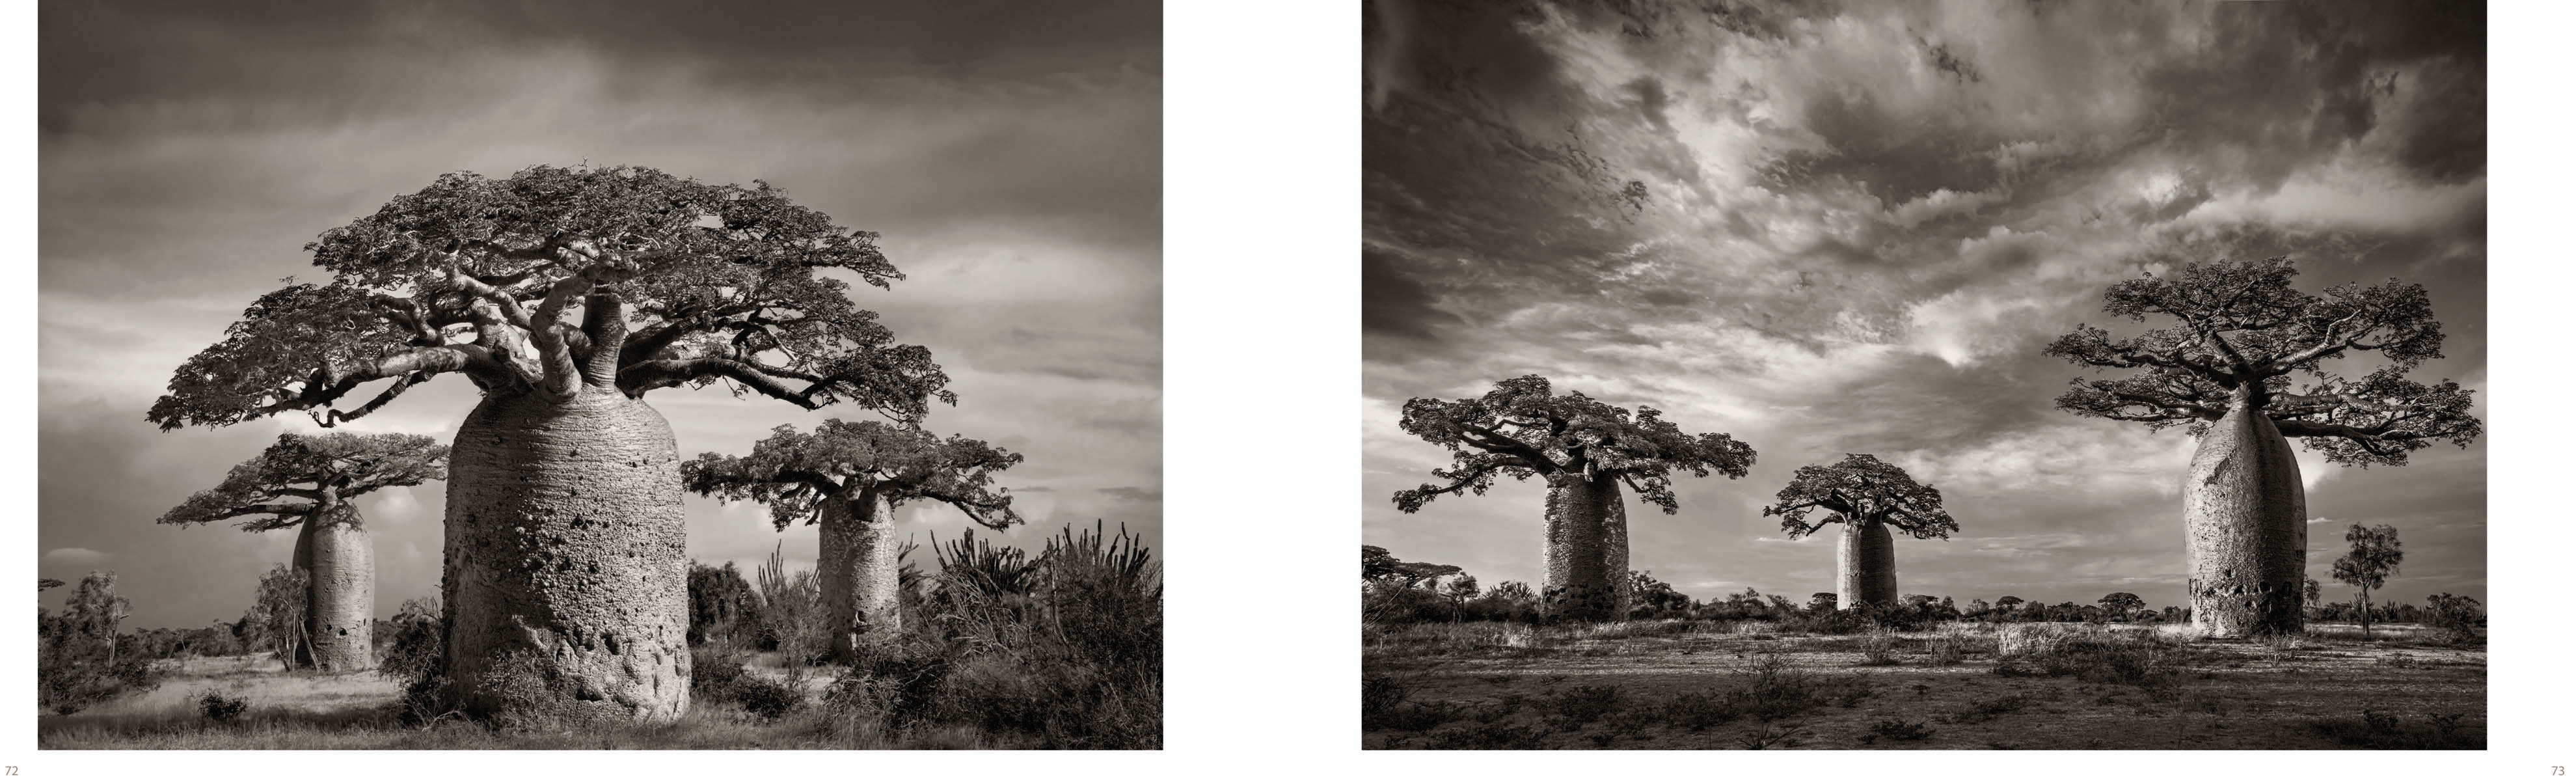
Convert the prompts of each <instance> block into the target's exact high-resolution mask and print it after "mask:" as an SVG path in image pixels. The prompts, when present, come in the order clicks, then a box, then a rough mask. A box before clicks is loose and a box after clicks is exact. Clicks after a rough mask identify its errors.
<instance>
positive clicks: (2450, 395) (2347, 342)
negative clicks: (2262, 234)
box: [2048, 258, 2485, 466]
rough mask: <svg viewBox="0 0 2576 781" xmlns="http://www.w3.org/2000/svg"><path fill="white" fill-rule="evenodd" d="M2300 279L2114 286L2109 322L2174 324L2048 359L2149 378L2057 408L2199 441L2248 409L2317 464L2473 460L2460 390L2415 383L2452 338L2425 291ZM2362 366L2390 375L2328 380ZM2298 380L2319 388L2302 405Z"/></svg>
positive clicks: (2090, 392)
mask: <svg viewBox="0 0 2576 781" xmlns="http://www.w3.org/2000/svg"><path fill="white" fill-rule="evenodd" d="M2297 274H2298V270H2297V269H2295V268H2293V267H2291V265H2290V263H2289V261H2288V260H2287V259H2286V258H2272V259H2269V260H2264V261H2258V262H2244V263H2239V262H2217V263H2194V264H2190V265H2187V266H2184V267H2183V268H2182V269H2180V270H2178V271H2176V272H2174V273H2173V274H2171V275H2169V276H2168V277H2167V278H2163V279H2159V278H2156V277H2155V276H2153V275H2146V276H2143V277H2141V278H2139V279H2132V280H2127V281H2124V282H2120V283H2118V284H2115V285H2112V286H2111V289H2110V291H2109V292H2108V293H2106V294H2105V296H2104V306H2103V309H2104V311H2106V312H2108V313H2110V314H2111V315H2113V316H2115V317H2123V318H2127V319H2130V320H2133V321H2138V322H2145V321H2146V319H2147V318H2148V316H2149V315H2159V316H2164V317H2169V318H2172V319H2173V320H2174V321H2176V324H2175V325H2171V326H2168V327H2164V328H2159V329H2155V330H2151V331H2148V332H2146V333H2143V334H2139V335H2137V336H2133V337H2129V338H2125V339H2121V338H2114V337H2112V336H2111V335H2110V333H2109V332H2107V331H2104V330H2103V329H2100V328H2096V327H2093V326H2091V325H2084V326H2078V327H2077V328H2076V329H2075V331H2074V332H2072V333H2068V334H2066V335H2065V336H2062V337H2059V338H2058V340H2057V341H2056V342H2055V343H2052V344H2050V345H2049V346H2048V354H2049V355H2051V356H2055V357H2058V358H2063V359H2065V360H2067V361H2070V362H2073V363H2076V364H2080V365H2084V366H2091V367H2095V368H2097V369H2098V368H2114V369H2136V370H2138V373H2137V374H2134V375H2131V376H2128V377H2122V378H2118V379H2107V380H2086V379H2080V378H2079V379H2077V380H2075V381H2074V382H2073V385H2074V387H2073V388H2071V389H2069V390H2068V391H2067V392H2066V393H2065V395H2062V396H2059V397H2058V399H2057V406H2058V408H2059V409H2063V410H2066V411H2068V412H2072V413H2075V414H2077V415H2084V416H2088V417H2100V418H2110V419H2113V420H2130V421H2139V422H2143V423H2146V424H2147V425H2148V426H2149V427H2151V428H2158V429H2161V428H2164V427H2166V426H2171V425H2174V424H2177V423H2187V424H2189V430H2190V431H2191V433H2192V434H2193V435H2194V436H2198V435H2199V434H2201V433H2202V432H2204V431H2206V430H2207V429H2208V426H2209V424H2210V423H2211V422H2213V421H2216V420H2218V419H2220V418H2221V417H2223V416H2225V414H2226V412H2227V410H2228V408H2229V406H2230V405H2231V404H2234V403H2238V402H2239V401H2240V400H2241V401H2242V402H2243V403H2245V404H2246V405H2247V406H2248V408H2250V409H2259V410H2262V412H2263V414H2264V415H2266V416H2267V417H2270V418H2271V419H2272V422H2273V424H2274V426H2275V427H2277V428H2279V429H2280V431H2281V434H2282V435H2284V436H2292V437H2304V438H2306V439H2305V441H2306V443H2307V447H2308V448H2309V449H2310V450H2312V451H2315V452H2317V453H2319V454H2321V455H2324V456H2325V457H2326V459H2327V460H2328V461H2331V462H2334V463H2337V464H2344V465H2348V466H2369V465H2372V464H2388V465H2398V466H2402V465H2404V464H2405V463H2406V458H2407V454H2408V453H2410V452H2412V451H2415V450H2419V449H2422V448H2424V447H2427V446H2429V445H2431V444H2432V443H2434V442H2438V441H2448V442H2451V443H2453V444H2457V445H2459V446H2461V447H2467V446H2468V445H2469V443H2471V442H2473V441H2476V439H2477V438H2478V436H2479V435H2480V434H2482V433H2483V432H2484V430H2485V426H2484V424H2483V423H2481V422H2479V421H2478V419H2477V418H2475V417H2472V416H2470V415H2469V407H2470V404H2471V399H2470V392H2469V391H2467V390H2465V389H2462V388H2461V387H2460V386H2459V384H2458V383H2455V382H2451V381H2449V380H2444V381H2442V382H2441V383H2439V384H2435V385H2425V384H2422V383H2418V382H2414V381H2410V380H2407V379H2405V377H2404V375H2405V373H2406V372H2408V371H2411V370H2413V369H2414V368H2415V367H2417V366H2419V365H2421V364H2422V363H2423V362H2424V361H2427V360H2430V359H2433V358H2439V357H2441V356H2442V326H2441V324H2440V323H2438V322H2435V321H2434V320H2433V309H2432V303H2431V299H2430V298H2429V297H2428V296H2427V295H2426V294H2425V292H2424V287H2423V286H2422V285H2417V284H2411V283H2401V282H2398V281H2396V280H2393V279H2392V280H2389V281H2388V282H2386V283H2384V284H2380V285H2373V286H2369V287H2363V286H2361V285H2359V284H2344V285H2335V286H2332V287H2328V288H2326V289H2325V291H2324V294H2323V295H2312V294H2309V293H2305V292H2301V291H2298V290H2294V289H2292V288H2291V287H2290V280H2291V278H2292V277H2294V276H2296V275H2297ZM2357 352H2375V353H2378V354H2379V355H2380V356H2381V357H2382V358H2384V359H2385V360H2386V361H2387V365H2386V366H2384V367H2382V368H2380V369H2378V370H2375V371H2372V372H2371V373H2369V374H2367V375H2364V376H2362V377H2360V378H2357V379H2355V378H2346V377H2343V376H2340V375H2337V374H2334V373H2332V372H2329V371H2327V370H2326V369H2325V368H2324V362H2325V361H2328V360H2334V359H2339V358H2343V357H2345V356H2347V355H2350V354H2353V353H2357ZM2292 374H2300V375H2305V376H2308V377H2311V378H2313V379H2314V381H2313V382H2311V383H2309V384H2308V385H2306V386H2304V387H2300V388H2298V389H2296V390H2295V391H2294V390H2293V389H2292V382H2291V379H2290V377H2291V375H2292Z"/></svg>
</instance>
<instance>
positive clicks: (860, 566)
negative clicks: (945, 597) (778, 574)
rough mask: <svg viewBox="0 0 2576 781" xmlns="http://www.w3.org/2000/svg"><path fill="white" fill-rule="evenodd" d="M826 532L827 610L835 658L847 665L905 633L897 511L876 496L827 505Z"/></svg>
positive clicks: (823, 571)
mask: <svg viewBox="0 0 2576 781" xmlns="http://www.w3.org/2000/svg"><path fill="white" fill-rule="evenodd" d="M822 532H823V534H822V536H823V555H822V558H821V559H820V560H819V561H818V562H817V565H816V566H817V567H819V568H820V569H821V572H820V573H819V574H820V579H821V580H822V583H821V585H822V587H823V611H824V615H825V617H826V620H828V621H830V622H831V623H830V626H831V627H832V656H833V657H834V658H836V659H841V660H844V661H847V660H850V659H852V658H854V657H855V656H856V654H857V652H858V650H859V649H860V648H862V647H865V646H867V645H870V644H873V643H878V642H883V641H885V640H887V639H890V638H892V637H894V635H895V634H896V633H897V632H900V631H902V629H903V613H902V608H903V600H902V595H901V593H900V592H899V591H897V589H899V588H901V585H900V583H899V580H898V576H897V574H896V571H897V569H898V567H899V566H900V564H899V563H898V562H897V561H896V560H895V559H896V554H897V553H899V552H900V551H899V550H898V548H897V546H896V543H895V540H894V510H893V509H892V508H889V507H887V506H886V504H885V500H884V499H881V498H879V497H878V496H877V494H876V492H875V491H861V492H860V493H859V495H858V496H855V497H846V498H836V499H833V500H830V501H826V502H824V503H823V529H822Z"/></svg>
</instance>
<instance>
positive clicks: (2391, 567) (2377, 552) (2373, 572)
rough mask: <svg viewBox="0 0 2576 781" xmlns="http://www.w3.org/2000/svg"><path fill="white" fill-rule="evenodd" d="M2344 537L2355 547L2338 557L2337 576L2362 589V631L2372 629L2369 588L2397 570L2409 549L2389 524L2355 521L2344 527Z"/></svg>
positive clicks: (2335, 569) (2336, 563) (2381, 582)
mask: <svg viewBox="0 0 2576 781" xmlns="http://www.w3.org/2000/svg"><path fill="white" fill-rule="evenodd" d="M2343 539H2344V541H2345V542H2348V543H2351V544H2352V550H2351V551H2350V552H2347V553H2345V554H2344V555H2343V556H2342V557H2341V558H2338V559H2335V562H2334V578H2335V579H2336V580H2340V581H2343V582H2344V583H2346V584H2348V585H2351V586H2354V587H2356V588H2359V589H2361V631H2362V632H2363V633H2364V634H2367V633H2369V632H2370V592H2371V590H2372V589H2376V588H2379V587H2380V586H2382V585H2385V584H2386V583H2387V582H2388V576H2390V575H2395V574H2397V563H2398V562H2400V561H2403V560H2404V559H2405V558H2406V551H2405V550H2404V549H2403V547H2404V546H2403V545H2401V544H2400V543H2399V542H2398V541H2397V528H2396V527H2393V526H2389V525H2387V524H2381V525H2378V526H2363V525H2361V524H2358V523H2356V524H2353V525H2352V528H2350V529H2346V530H2344V533H2343Z"/></svg>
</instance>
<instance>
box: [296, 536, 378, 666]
mask: <svg viewBox="0 0 2576 781" xmlns="http://www.w3.org/2000/svg"><path fill="white" fill-rule="evenodd" d="M295 567H296V568H297V569H300V570H303V571H304V582H305V589H306V591H305V594H306V598H305V604H304V636H305V638H306V641H305V643H304V645H303V647H302V648H301V649H299V650H298V651H297V652H296V656H297V657H299V658H300V660H301V661H302V662H304V663H305V664H309V665H312V666H315V667H319V668H321V669H323V670H325V671H329V672H357V671H360V670H372V669H375V667H376V652H375V635H374V633H375V614H376V553H375V543H374V542H373V541H372V540H371V539H370V538H369V535H368V534H367V529H366V525H365V523H364V521H363V520H362V519H360V518H359V517H358V508H356V507H354V506H350V505H346V504H342V505H339V506H338V507H336V508H334V509H330V510H324V511H321V512H317V513H314V514H313V515H311V516H309V517H307V518H305V519H304V525H303V528H302V529H301V530H300V531H298V532H297V533H296V540H295Z"/></svg>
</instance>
